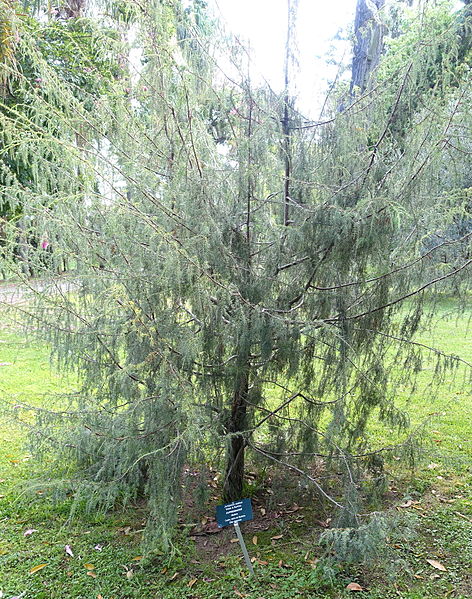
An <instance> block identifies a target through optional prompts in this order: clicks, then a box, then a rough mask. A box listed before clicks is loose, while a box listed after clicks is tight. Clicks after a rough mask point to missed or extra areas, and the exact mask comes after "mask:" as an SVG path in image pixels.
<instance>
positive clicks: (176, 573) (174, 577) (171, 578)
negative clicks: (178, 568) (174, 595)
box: [169, 572, 179, 582]
mask: <svg viewBox="0 0 472 599" xmlns="http://www.w3.org/2000/svg"><path fill="white" fill-rule="evenodd" d="M178 575H179V573H178V572H175V574H172V576H171V577H170V578H169V582H172V581H173V580H175V579H176V578H177V576H178Z"/></svg>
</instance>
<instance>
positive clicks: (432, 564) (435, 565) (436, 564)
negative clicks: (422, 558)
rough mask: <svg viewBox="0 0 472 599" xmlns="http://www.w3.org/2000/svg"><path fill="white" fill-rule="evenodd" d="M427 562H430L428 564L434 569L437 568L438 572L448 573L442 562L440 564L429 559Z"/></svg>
mask: <svg viewBox="0 0 472 599" xmlns="http://www.w3.org/2000/svg"><path fill="white" fill-rule="evenodd" d="M426 561H427V562H428V564H429V565H430V566H433V568H436V570H441V572H446V568H445V567H444V566H443V565H442V564H441V562H438V561H437V560H435V559H427V560H426Z"/></svg>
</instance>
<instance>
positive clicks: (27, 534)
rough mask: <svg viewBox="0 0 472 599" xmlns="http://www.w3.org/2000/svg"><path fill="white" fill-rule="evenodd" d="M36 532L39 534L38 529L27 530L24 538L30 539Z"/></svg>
mask: <svg viewBox="0 0 472 599" xmlns="http://www.w3.org/2000/svg"><path fill="white" fill-rule="evenodd" d="M34 532H38V531H37V529H36V528H28V530H25V532H24V533H23V536H24V537H29V536H30V535H32V534H33V533H34Z"/></svg>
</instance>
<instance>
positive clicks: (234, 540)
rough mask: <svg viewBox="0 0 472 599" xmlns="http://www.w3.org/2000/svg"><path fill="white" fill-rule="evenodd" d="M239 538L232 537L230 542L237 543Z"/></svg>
mask: <svg viewBox="0 0 472 599" xmlns="http://www.w3.org/2000/svg"><path fill="white" fill-rule="evenodd" d="M237 542H238V539H231V541H230V543H237Z"/></svg>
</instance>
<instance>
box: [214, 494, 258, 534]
mask: <svg viewBox="0 0 472 599" xmlns="http://www.w3.org/2000/svg"><path fill="white" fill-rule="evenodd" d="M252 518H253V516H252V504H251V500H250V499H240V500H238V501H233V502H232V503H225V504H224V505H218V506H216V521H217V522H218V526H219V528H223V526H230V525H231V524H239V523H240V522H246V520H252Z"/></svg>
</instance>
